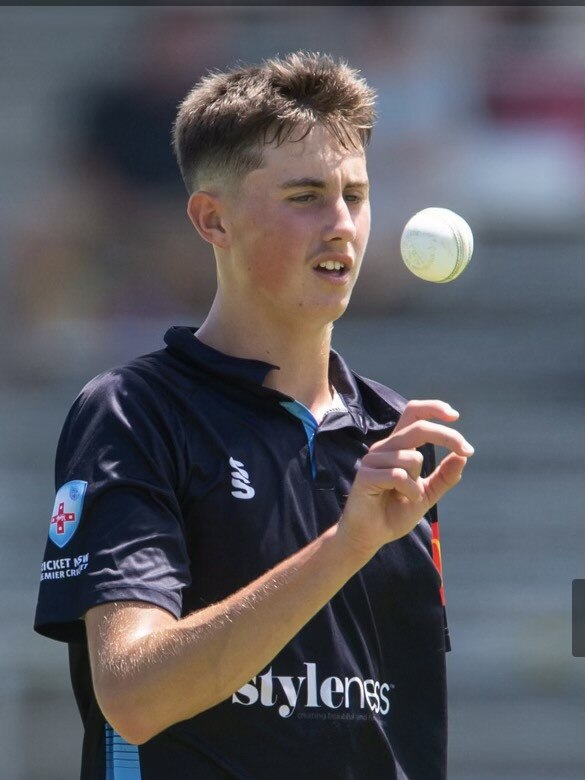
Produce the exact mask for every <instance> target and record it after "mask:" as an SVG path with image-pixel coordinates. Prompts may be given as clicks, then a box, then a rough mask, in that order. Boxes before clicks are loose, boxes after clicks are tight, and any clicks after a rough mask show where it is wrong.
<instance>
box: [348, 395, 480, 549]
mask: <svg viewBox="0 0 585 780" xmlns="http://www.w3.org/2000/svg"><path fill="white" fill-rule="evenodd" d="M458 418H459V414H458V412H456V411H455V410H454V409H452V408H451V407H450V406H449V404H446V403H444V402H443V401H437V400H435V401H410V402H409V403H408V404H407V406H406V408H405V410H404V412H403V414H402V417H401V418H400V420H399V421H398V424H397V425H396V427H395V428H394V430H393V431H392V433H391V434H390V436H388V437H387V438H385V439H382V440H381V441H379V442H376V443H375V444H374V445H372V447H370V449H369V451H368V453H367V454H366V455H365V456H364V458H363V459H362V461H361V464H360V466H359V469H358V471H357V474H356V477H355V480H354V483H353V487H352V489H351V492H350V494H349V496H348V499H347V503H346V505H345V509H344V512H343V515H342V517H341V519H340V521H339V531H340V532H341V533H343V534H344V537H345V540H346V542H347V543H348V544H350V545H351V547H352V549H353V550H354V551H355V552H356V553H358V554H360V555H362V556H363V557H365V558H370V557H371V556H372V555H374V554H375V553H376V552H377V551H378V550H379V548H380V547H382V545H384V544H387V543H388V542H393V541H396V540H397V539H400V538H401V537H402V536H405V535H406V534H408V533H409V532H410V531H412V529H413V528H414V527H415V526H416V524H417V523H418V522H419V521H420V520H421V518H422V517H423V516H424V515H425V514H426V512H428V510H429V509H430V508H431V507H432V506H433V505H434V504H436V503H437V502H438V501H439V499H440V498H442V496H444V495H445V493H446V492H447V491H448V490H450V489H451V488H453V487H454V486H455V485H456V484H457V483H458V482H459V480H460V479H461V475H462V473H463V469H464V468H465V465H466V463H467V458H468V457H470V456H471V455H473V447H472V446H471V444H469V442H467V441H466V440H465V438H464V437H463V436H462V435H461V434H460V433H459V432H458V431H456V430H454V429H453V428H449V427H448V426H447V425H444V424H441V423H436V422H431V420H433V419H437V420H441V421H442V422H443V423H449V422H454V421H455V420H457V419H458ZM424 444H434V445H436V446H439V447H444V448H446V449H448V450H450V452H449V453H448V454H447V455H446V456H445V457H444V458H443V460H441V461H440V462H439V463H438V465H437V467H436V468H435V470H434V471H433V472H432V474H430V475H429V476H427V477H425V478H422V477H421V476H420V475H421V469H422V464H423V457H422V454H421V453H420V452H418V448H419V447H422V446H423V445H424Z"/></svg>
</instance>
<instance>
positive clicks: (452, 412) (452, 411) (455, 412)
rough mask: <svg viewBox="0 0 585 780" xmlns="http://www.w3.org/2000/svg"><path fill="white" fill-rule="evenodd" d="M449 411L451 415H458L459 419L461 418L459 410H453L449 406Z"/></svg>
mask: <svg viewBox="0 0 585 780" xmlns="http://www.w3.org/2000/svg"><path fill="white" fill-rule="evenodd" d="M447 411H448V412H449V413H450V414H456V415H457V417H459V412H458V411H457V409H453V407H452V406H451V405H450V404H449V406H448V407H447Z"/></svg>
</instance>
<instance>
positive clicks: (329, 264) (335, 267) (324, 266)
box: [315, 260, 348, 276]
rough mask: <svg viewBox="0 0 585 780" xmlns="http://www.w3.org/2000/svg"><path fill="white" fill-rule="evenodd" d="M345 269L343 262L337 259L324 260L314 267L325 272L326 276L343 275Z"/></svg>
mask: <svg viewBox="0 0 585 780" xmlns="http://www.w3.org/2000/svg"><path fill="white" fill-rule="evenodd" d="M347 270H348V269H347V266H346V265H345V263H342V262H340V261H339V260H324V261H323V262H322V263H319V265H318V266H316V267H315V271H317V272H318V273H323V274H326V275H327V276H344V275H345V273H346V272H347Z"/></svg>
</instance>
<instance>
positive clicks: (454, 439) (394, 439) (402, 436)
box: [372, 420, 474, 458]
mask: <svg viewBox="0 0 585 780" xmlns="http://www.w3.org/2000/svg"><path fill="white" fill-rule="evenodd" d="M423 444H436V445H437V446H438V447H445V448H446V449H448V450H452V451H453V452H456V453H457V454H458V455H462V456H463V457H465V458H468V457H470V456H471V455H473V453H474V449H473V447H472V446H471V444H470V443H469V442H468V441H467V440H466V439H465V438H464V437H463V436H462V435H461V434H460V433H459V431H455V430H453V429H452V428H447V426H446V425H440V424H439V423H433V422H430V421H429V420H417V421H416V422H414V423H411V424H410V425H407V426H406V427H405V428H402V429H401V430H397V429H394V431H393V433H392V434H391V435H390V436H389V437H388V438H387V439H385V440H384V441H383V442H379V446H378V447H376V450H375V451H376V452H380V451H382V450H406V449H413V448H417V447H422V446H423ZM372 449H373V448H372Z"/></svg>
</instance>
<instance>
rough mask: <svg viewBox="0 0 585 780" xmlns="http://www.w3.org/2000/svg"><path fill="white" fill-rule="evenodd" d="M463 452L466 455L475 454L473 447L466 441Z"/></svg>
mask: <svg viewBox="0 0 585 780" xmlns="http://www.w3.org/2000/svg"><path fill="white" fill-rule="evenodd" d="M463 452H464V453H465V454H466V455H473V453H474V452H475V450H474V449H473V447H472V446H471V444H470V443H469V442H468V441H466V442H465V444H464V445H463Z"/></svg>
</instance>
